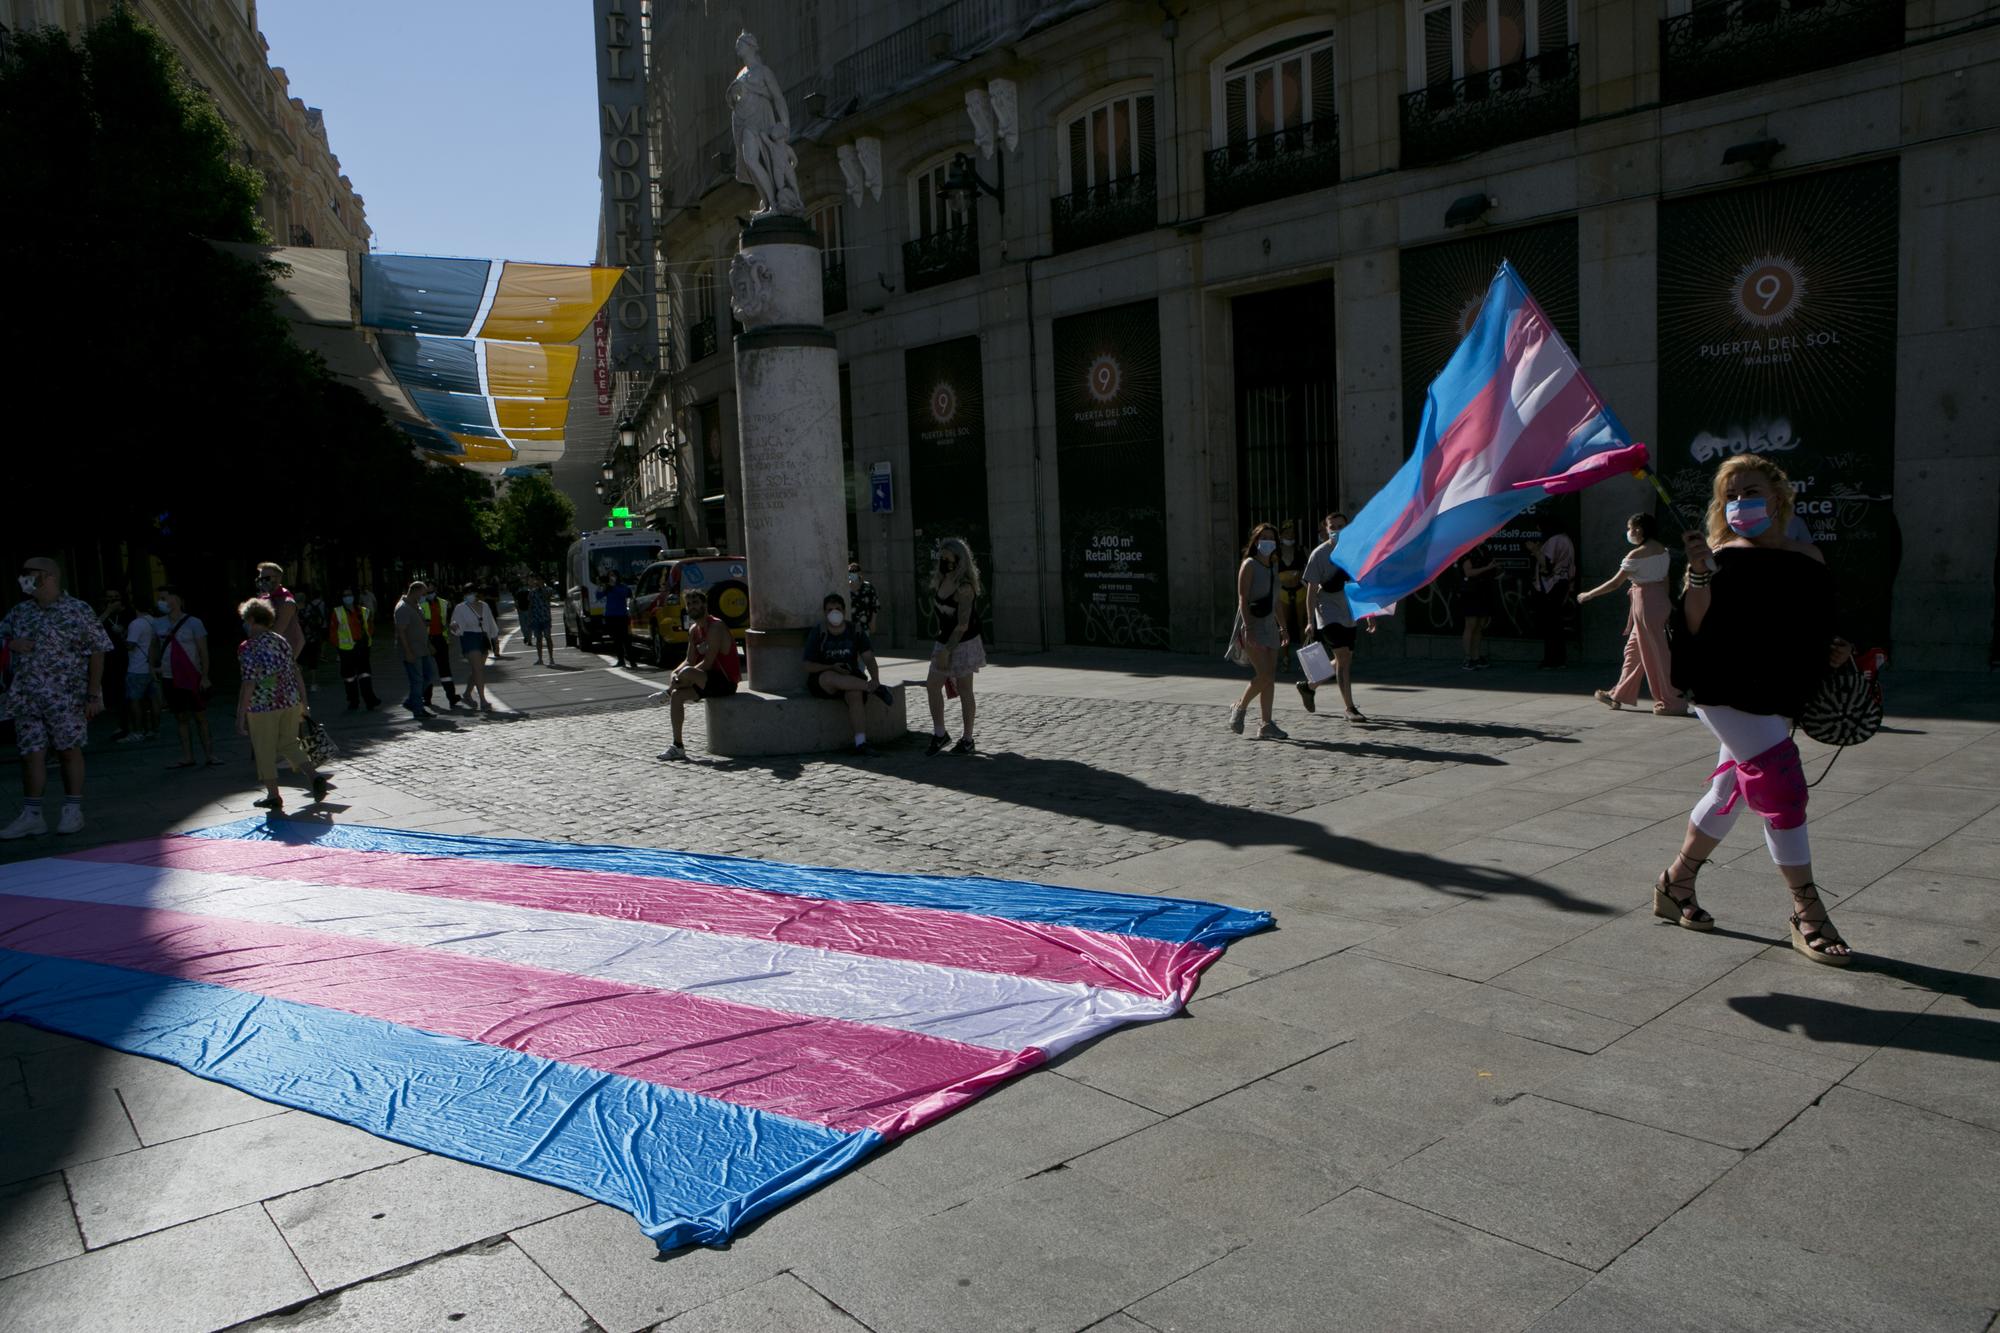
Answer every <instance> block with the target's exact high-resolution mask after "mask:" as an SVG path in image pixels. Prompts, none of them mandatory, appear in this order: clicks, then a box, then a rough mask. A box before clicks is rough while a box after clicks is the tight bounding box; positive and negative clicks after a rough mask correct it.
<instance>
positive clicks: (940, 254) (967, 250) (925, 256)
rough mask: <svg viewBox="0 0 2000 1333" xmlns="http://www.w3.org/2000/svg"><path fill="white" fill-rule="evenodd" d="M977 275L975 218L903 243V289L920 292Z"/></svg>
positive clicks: (977, 238)
mask: <svg viewBox="0 0 2000 1333" xmlns="http://www.w3.org/2000/svg"><path fill="white" fill-rule="evenodd" d="M978 273H979V219H978V217H977V215H976V214H975V215H974V216H972V217H968V218H967V219H966V220H965V222H964V223H963V224H961V225H959V226H956V227H949V228H946V229H945V230H944V231H936V232H932V233H931V234H930V235H929V236H920V237H918V238H917V239H916V240H913V241H904V242H903V289H904V290H905V291H911V292H920V291H922V290H923V289H924V288H926V287H935V286H937V285H938V284H939V283H941V282H950V281H952V280H953V279H955V278H970V277H975V276H977V275H978Z"/></svg>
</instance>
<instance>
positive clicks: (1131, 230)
mask: <svg viewBox="0 0 2000 1333" xmlns="http://www.w3.org/2000/svg"><path fill="white" fill-rule="evenodd" d="M1158 200H1159V187H1158V185H1157V183H1156V180H1155V177H1154V175H1153V173H1152V172H1150V171H1148V172H1143V173H1141V174H1138V175H1133V176H1121V177H1119V178H1118V179H1117V180H1115V181H1105V182H1104V183H1102V184H1101V185H1092V186H1088V187H1086V188H1084V189H1081V190H1072V191H1070V192H1069V193H1068V194H1059V195H1057V196H1056V197H1055V198H1053V199H1051V200H1049V224H1050V229H1051V230H1052V231H1053V232H1054V234H1055V248H1056V251H1057V253H1061V252H1062V251H1064V250H1081V249H1082V248H1083V247H1085V246H1087V245H1102V244H1104V242H1106V241H1115V240H1117V239H1118V238H1119V237H1121V236H1136V235H1137V234H1138V233H1140V232H1142V231H1151V230H1152V228H1153V224H1154V222H1155V221H1157V220H1158V218H1159V215H1160V209H1159V203H1158Z"/></svg>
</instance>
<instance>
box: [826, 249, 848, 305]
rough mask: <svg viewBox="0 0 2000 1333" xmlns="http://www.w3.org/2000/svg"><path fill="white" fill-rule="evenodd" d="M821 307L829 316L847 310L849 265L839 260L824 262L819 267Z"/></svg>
mask: <svg viewBox="0 0 2000 1333" xmlns="http://www.w3.org/2000/svg"><path fill="white" fill-rule="evenodd" d="M819 292H820V302H821V307H822V309H824V311H825V312H826V313H827V314H829V315H838V314H841V313H842V312H844V311H845V310H846V309H847V265H846V264H844V263H842V262H840V261H839V260H831V261H829V260H822V261H821V262H820V266H819Z"/></svg>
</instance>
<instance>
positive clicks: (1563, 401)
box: [1333, 263, 1644, 616]
mask: <svg viewBox="0 0 2000 1333" xmlns="http://www.w3.org/2000/svg"><path fill="white" fill-rule="evenodd" d="M1643 450H1644V446H1643V445H1637V446H1635V445H1633V443H1632V441H1631V437H1630V436H1628V435H1627V434H1626V433H1625V428H1624V426H1622V425H1621V424H1619V421H1618V418H1617V417H1616V416H1614V415H1613V414H1612V411H1611V409H1610V408H1608V407H1606V406H1605V405H1604V400H1603V399H1601V398H1599V397H1598V396H1597V391H1596V390H1595V389H1593V388H1592V387H1591V385H1590V381H1589V380H1588V379H1586V378H1585V377H1584V374H1583V371H1582V369H1581V368H1580V367H1579V366H1578V365H1577V363H1576V357H1575V356H1574V355H1573V354H1572V353H1571V352H1570V350H1569V347H1568V346H1567V345H1566V344H1565V343H1564V342H1563V340H1562V335H1561V334H1559V333H1557V332H1556V330H1555V325H1554V324H1552V323H1550V321H1549V317H1548V316H1547V315H1545V314H1543V313H1542V308H1541V307H1540V306H1539V305H1537V304H1536V303H1535V298H1534V297H1533V296H1531V295H1529V293H1528V289H1527V287H1526V286H1525V285H1523V283H1522V282H1521V278H1520V275H1519V274H1518V273H1516V272H1515V271H1514V267H1513V265H1511V264H1505V263H1503V264H1501V265H1500V271H1499V272H1497V273H1495V274H1494V275H1493V284H1492V286H1490V287H1488V288H1487V291H1486V304H1485V305H1484V306H1482V307H1481V308H1480V311H1479V318H1478V319H1477V320H1476V321H1474V323H1473V326H1472V331H1471V332H1470V333H1468V334H1467V335H1466V336H1465V340H1464V341H1463V342H1461V343H1460V344H1459V345H1458V350H1457V351H1456V352H1454V353H1452V357H1451V360H1450V362H1449V363H1447V364H1446V366H1445V368H1444V371H1443V373H1442V374H1440V375H1439V376H1438V377H1437V378H1436V379H1435V380H1433V381H1431V388H1430V394H1429V396H1428V397H1427V398H1426V399H1425V400H1424V416H1423V421H1422V423H1421V424H1420V425H1419V426H1418V428H1417V445H1416V449H1415V451H1414V452H1413V453H1412V454H1411V455H1410V459H1409V461H1408V462H1407V463H1405V464H1403V467H1402V470H1401V471H1399V472H1398V473H1397V474H1396V475H1395V476H1394V477H1392V478H1391V479H1390V481H1389V484H1388V485H1387V486H1384V487H1383V488H1382V490H1381V491H1380V493H1378V494H1377V495H1376V496H1375V498H1374V499H1372V500H1370V501H1369V502H1368V504H1367V506H1366V507H1365V508H1364V509H1362V511H1361V512H1360V513H1359V514H1356V515H1355V516H1354V520H1353V521H1352V522H1351V523H1349V524H1348V525H1347V528H1346V529H1345V530H1344V531H1343V532H1342V533H1341V534H1340V544H1339V545H1338V546H1337V547H1336V548H1335V549H1334V553H1333V559H1334V562H1335V563H1336V564H1338V565H1339V566H1340V567H1341V568H1342V569H1344V570H1346V571H1347V573H1348V576H1349V577H1350V578H1351V579H1352V580H1353V581H1352V582H1351V583H1349V584H1348V586H1347V600H1348V604H1349V606H1351V607H1352V608H1353V610H1354V613H1355V614H1356V615H1357V616H1368V615H1379V614H1381V613H1383V612H1384V611H1387V610H1388V609H1389V608H1390V607H1391V606H1392V605H1393V604H1394V603H1395V602H1396V600H1397V599H1398V598H1401V597H1406V596H1408V595H1409V594H1410V593H1413V592H1415V591H1416V590H1417V589H1419V588H1421V587H1423V586H1424V585H1425V584H1427V583H1429V582H1430V581H1431V580H1432V579H1434V578H1436V577H1437V576H1438V575H1439V574H1441V573H1443V572H1444V571H1445V570H1446V569H1449V568H1450V567H1451V565H1452V563H1453V562H1454V561H1456V560H1457V559H1458V558H1459V557H1460V556H1461V555H1464V554H1465V553H1466V552H1467V551H1470V550H1471V549H1472V548H1473V547H1474V546H1477V545H1478V544H1479V543H1480V542H1481V541H1483V540H1485V539H1486V538H1487V537H1489V536H1491V535H1492V534H1493V533H1494V532H1496V531H1498V530H1499V529H1500V528H1501V527H1503V526H1504V525H1505V524H1506V522H1507V520H1508V519H1510V518H1512V517H1513V516H1514V515H1515V514H1518V513H1519V512H1521V510H1523V509H1525V508H1527V507H1528V506H1529V505H1530V504H1532V503H1534V502H1535V501H1536V500H1539V499H1541V498H1542V497H1543V495H1545V494H1550V493H1553V492H1555V491H1558V490H1564V489H1574V487H1573V486H1571V485H1558V484H1553V483H1555V482H1556V480H1557V479H1556V476H1554V475H1552V474H1561V473H1565V472H1570V471H1571V470H1572V469H1575V468H1577V467H1578V465H1579V464H1583V463H1584V462H1585V460H1589V459H1593V458H1594V456H1597V455H1604V454H1611V453H1613V452H1614V451H1622V452H1620V453H1619V455H1618V459H1617V462H1618V463H1619V464H1620V466H1617V467H1611V468H1607V469H1606V470H1605V471H1604V473H1603V475H1613V474H1615V473H1616V472H1618V471H1624V470H1629V468H1630V467H1632V466H1636V465H1638V464H1641V463H1643V462H1644V452H1643ZM1634 451H1637V452H1636V453H1635V452H1634ZM1607 461H1609V460H1607ZM1586 474H1588V479H1589V480H1596V479H1599V476H1598V475H1596V474H1595V473H1592V472H1591V470H1590V469H1584V470H1583V471H1582V472H1577V473H1573V474H1572V476H1573V478H1582V477H1584V476H1585V475H1586ZM1541 483H1551V484H1549V485H1546V486H1544V485H1542V484H1541Z"/></svg>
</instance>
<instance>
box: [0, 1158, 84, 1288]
mask: <svg viewBox="0 0 2000 1333" xmlns="http://www.w3.org/2000/svg"><path fill="white" fill-rule="evenodd" d="M82 1253H83V1235H82V1233H81V1232H79V1231H78V1230H77V1229H76V1215H75V1214H74V1213H72V1212H71V1211H70V1206H69V1190H68V1189H67V1188H66V1187H65V1186H64V1185H63V1179H62V1176H61V1175H47V1176H36V1177H35V1178H34V1179H32V1180H23V1181H20V1182H18V1183H16V1184H13V1185H0V1278H8V1277H12V1276H14V1275H15V1274H16V1273H25V1272H27V1271H28V1270H29V1269H31V1268H40V1267H42V1266H43V1265H44V1264H52V1263H55V1262H57V1261H58V1260H62V1259H71V1258H74V1257H75V1256H77V1255H79V1254H82Z"/></svg>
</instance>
